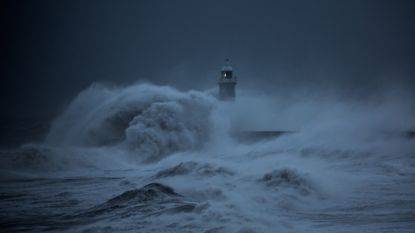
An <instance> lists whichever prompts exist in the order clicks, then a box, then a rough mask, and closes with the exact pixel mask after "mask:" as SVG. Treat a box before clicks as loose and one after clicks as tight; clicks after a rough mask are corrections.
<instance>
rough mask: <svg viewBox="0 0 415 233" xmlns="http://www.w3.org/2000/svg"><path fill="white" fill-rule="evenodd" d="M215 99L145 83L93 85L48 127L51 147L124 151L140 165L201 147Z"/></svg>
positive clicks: (208, 127) (205, 138) (48, 143)
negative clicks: (146, 161)
mask: <svg viewBox="0 0 415 233" xmlns="http://www.w3.org/2000/svg"><path fill="white" fill-rule="evenodd" d="M214 102H215V100H214V98H212V97H209V96H208V95H206V94H203V93H201V92H196V91H190V92H187V93H183V92H179V91H177V90H175V89H173V88H170V87H157V86H153V85H148V84H141V85H134V86H129V87H124V88H108V87H104V86H99V85H94V86H92V87H91V88H89V89H87V90H85V91H83V92H82V93H80V94H79V95H78V96H77V97H76V98H75V100H74V101H73V102H72V103H71V104H70V106H69V107H68V109H67V110H66V111H65V112H64V113H63V114H62V116H60V117H59V118H58V119H57V120H56V121H55V122H54V123H53V125H52V128H51V130H50V133H49V135H48V136H47V138H46V144H47V145H50V146H82V147H97V146H98V147H99V146H114V145H118V146H124V147H126V148H128V149H130V150H132V151H134V152H135V154H136V155H137V156H139V157H141V158H144V160H157V159H159V158H161V157H163V156H165V155H167V154H170V153H173V152H176V151H180V150H187V149H194V148H197V147H200V146H201V145H203V143H204V142H206V141H207V140H208V139H209V135H210V129H211V122H210V121H211V119H210V113H211V109H212V107H213V103H214Z"/></svg>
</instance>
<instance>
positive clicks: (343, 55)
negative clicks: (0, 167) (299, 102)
mask: <svg viewBox="0 0 415 233" xmlns="http://www.w3.org/2000/svg"><path fill="white" fill-rule="evenodd" d="M412 2H413V1H409V0H408V1H397V0H394V1H392V0H389V1H381V0H373V1H363V0H355V1H353V0H352V1H350V0H347V1H346V0H344V1H342V0H339V1H333V0H326V1H321V0H319V1H315V0H313V1H311V0H310V1H293V0H290V1H288V0H287V1H277V0H275V1H260V0H255V1H254V0H252V1H241V0H239V1H237V0H235V1H214V0H203V1H197V0H193V1H184V0H183V1H182V0H177V1H170V0H165V1H157V0H154V1H149V0H148V1H115V0H114V1H84V0H82V1H75V0H68V1H55V0H53V1H52V0H51V1H1V38H0V40H1V54H2V62H1V63H2V64H1V105H2V106H1V109H2V116H3V117H14V116H21V115H27V116H40V117H50V116H51V115H54V114H56V112H57V111H60V109H61V108H62V107H63V106H64V105H65V103H67V102H68V101H69V100H70V99H71V98H73V97H74V96H75V95H76V94H77V93H78V92H79V91H80V90H82V89H84V88H86V87H88V86H89V85H90V84H91V83H92V82H94V81H103V82H111V83H131V82H134V81H136V80H147V81H151V82H153V83H156V84H167V85H173V86H176V87H177V88H179V89H183V90H186V89H191V88H195V89H204V88H209V87H213V86H215V85H216V78H217V75H218V70H219V69H220V67H221V65H222V63H223V60H224V58H226V57H230V58H231V60H232V64H233V65H234V67H235V69H236V72H237V75H238V76H239V81H240V84H239V85H238V86H240V87H244V88H254V89H260V88H263V90H264V91H266V92H273V91H278V90H282V89H286V90H296V89H299V88H304V87H307V88H310V89H313V90H316V91H318V90H323V89H334V90H339V91H341V92H344V93H348V94H350V95H354V94H356V95H360V94H362V93H370V92H372V91H373V90H382V88H386V87H388V86H390V85H400V86H405V87H408V88H411V89H412V90H415V81H414V80H415V77H414V76H415V25H414V23H415V13H414V12H415V4H414V3H412Z"/></svg>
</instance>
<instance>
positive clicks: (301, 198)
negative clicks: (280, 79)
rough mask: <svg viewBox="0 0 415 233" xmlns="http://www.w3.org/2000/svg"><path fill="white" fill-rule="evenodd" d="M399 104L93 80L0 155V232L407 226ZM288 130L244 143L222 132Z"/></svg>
mask: <svg viewBox="0 0 415 233" xmlns="http://www.w3.org/2000/svg"><path fill="white" fill-rule="evenodd" d="M411 104H412V103H410V101H403V99H400V98H388V99H386V100H382V101H379V102H375V103H368V102H365V103H362V102H335V101H321V100H310V99H308V100H307V101H304V100H301V101H298V102H296V101H287V100H280V101H276V100H273V99H271V98H268V97H255V98H252V97H249V96H244V95H242V96H241V98H238V101H237V102H235V103H222V102H218V101H217V100H216V99H215V98H214V97H212V96H210V95H209V94H207V93H203V92H196V91H191V92H186V93H184V92H179V91H177V90H175V89H173V88H169V87H157V86H152V85H133V86H129V87H123V88H108V87H104V86H99V85H95V86H92V87H91V88H89V89H87V90H85V91H83V92H82V93H80V94H79V95H78V97H77V98H76V99H75V100H74V101H73V102H72V103H71V104H70V106H69V107H68V108H67V110H66V111H65V112H64V113H63V114H62V115H61V116H59V117H58V118H57V119H56V121H55V122H54V123H53V125H52V128H51V130H50V132H49V135H48V137H47V138H46V140H45V143H43V144H42V145H24V146H22V147H21V148H19V149H15V150H6V151H2V152H1V165H0V168H1V174H2V176H1V178H2V185H1V196H0V198H1V199H0V200H1V204H0V205H1V208H2V212H1V213H0V219H1V220H0V224H1V228H2V229H3V230H4V231H6V232H18V231H29V232H39V231H59V232H352V231H355V232H413V229H415V218H414V216H415V211H414V209H415V188H414V185H413V183H414V181H415V170H414V168H415V145H414V141H413V139H411V138H408V137H405V136H403V135H401V134H400V132H402V131H403V130H408V129H410V128H411V127H413V126H414V123H415V121H414V114H413V113H414V112H413V106H412V105H411ZM255 129H259V130H264V129H270V130H275V129H284V130H293V131H296V132H295V133H291V134H287V135H283V136H281V137H278V138H275V139H272V140H266V141H257V142H255V143H254V142H251V143H243V142H239V141H238V140H236V139H235V138H233V137H232V136H230V135H229V132H230V131H235V130H255Z"/></svg>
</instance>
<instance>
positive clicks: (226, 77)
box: [218, 59, 236, 100]
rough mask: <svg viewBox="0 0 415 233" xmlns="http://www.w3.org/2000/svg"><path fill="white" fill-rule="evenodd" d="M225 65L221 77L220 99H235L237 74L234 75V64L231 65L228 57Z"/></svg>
mask: <svg viewBox="0 0 415 233" xmlns="http://www.w3.org/2000/svg"><path fill="white" fill-rule="evenodd" d="M225 61H226V64H225V66H223V67H222V70H221V76H220V79H219V82H218V84H219V99H220V100H234V99H235V86H236V76H233V69H232V66H230V65H229V59H226V60H225Z"/></svg>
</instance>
